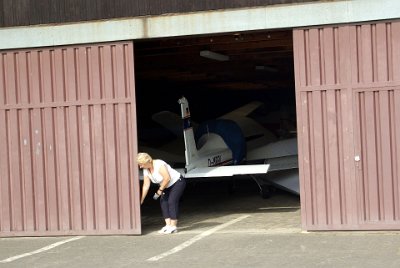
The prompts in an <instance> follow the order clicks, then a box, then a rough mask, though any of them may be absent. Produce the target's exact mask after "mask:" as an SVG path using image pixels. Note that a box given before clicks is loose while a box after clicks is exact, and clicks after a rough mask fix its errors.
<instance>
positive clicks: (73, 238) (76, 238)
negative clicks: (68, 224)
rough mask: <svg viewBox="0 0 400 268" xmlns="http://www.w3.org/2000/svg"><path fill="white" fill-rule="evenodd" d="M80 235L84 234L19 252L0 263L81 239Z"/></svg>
mask: <svg viewBox="0 0 400 268" xmlns="http://www.w3.org/2000/svg"><path fill="white" fill-rule="evenodd" d="M82 237H84V236H76V237H72V238H69V239H66V240H63V241H59V242H56V243H53V244H51V245H48V246H45V247H43V248H40V249H37V250H34V251H31V252H27V253H24V254H21V255H17V256H13V257H10V258H7V259H4V260H1V261H0V263H7V262H12V261H15V260H18V259H21V258H24V257H28V256H32V255H35V254H38V253H41V252H44V251H47V250H49V249H52V248H55V247H58V246H61V245H62V244H65V243H68V242H72V241H75V240H78V239H81V238H82Z"/></svg>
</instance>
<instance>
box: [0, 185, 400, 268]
mask: <svg viewBox="0 0 400 268" xmlns="http://www.w3.org/2000/svg"><path fill="white" fill-rule="evenodd" d="M162 226H163V220H162V218H161V213H160V209H159V205H158V202H157V201H153V200H152V199H151V197H149V198H147V199H146V202H145V204H144V205H143V207H142V231H143V234H142V235H141V236H86V237H40V238H3V239H0V267H40V268H42V267H52V268H53V267H72V268H74V267H96V268H104V267H116V268H119V267H174V268H175V267H177V268H179V267H279V268H282V267H296V268H297V267H307V268H308V267H400V232H387V231H385V232H383V231H382V232H304V231H302V230H301V228H300V226H301V225H300V202H299V197H298V196H294V195H292V194H288V193H285V192H280V191H277V192H275V193H274V194H273V195H272V196H271V197H270V198H269V199H262V198H261V197H260V196H259V194H258V188H257V187H256V185H254V184H252V183H249V182H246V181H245V182H238V183H237V184H236V188H235V189H234V191H233V192H232V191H231V187H229V184H228V183H226V182H220V183H199V184H196V185H193V184H192V185H189V186H188V188H187V189H186V192H185V195H184V198H183V200H182V204H181V219H180V222H179V226H180V228H179V232H178V233H177V234H172V235H160V234H158V233H157V231H158V230H159V229H160V228H161V227H162ZM67 239H75V240H71V241H67ZM57 242H61V243H63V244H60V245H58V246H54V247H52V245H55V243H57ZM10 257H11V258H13V257H16V258H15V259H10Z"/></svg>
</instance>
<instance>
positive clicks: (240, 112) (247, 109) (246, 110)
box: [220, 101, 263, 119]
mask: <svg viewBox="0 0 400 268" xmlns="http://www.w3.org/2000/svg"><path fill="white" fill-rule="evenodd" d="M261 105H263V103H262V102H259V101H252V102H250V103H248V104H246V105H243V106H242V107H239V108H237V109H235V110H233V111H231V112H229V113H227V114H224V115H223V116H221V117H220V118H226V119H230V118H232V117H237V116H243V117H244V116H247V115H249V114H250V113H251V112H253V111H254V110H256V109H257V108H258V107H260V106H261Z"/></svg>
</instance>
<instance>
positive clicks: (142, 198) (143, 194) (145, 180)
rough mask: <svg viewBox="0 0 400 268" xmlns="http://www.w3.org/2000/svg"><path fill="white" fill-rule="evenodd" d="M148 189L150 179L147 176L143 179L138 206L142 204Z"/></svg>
mask: <svg viewBox="0 0 400 268" xmlns="http://www.w3.org/2000/svg"><path fill="white" fill-rule="evenodd" d="M149 188H150V179H149V177H147V176H144V177H143V186H142V197H141V198H140V204H143V201H144V199H145V198H146V195H147V193H148V192H149Z"/></svg>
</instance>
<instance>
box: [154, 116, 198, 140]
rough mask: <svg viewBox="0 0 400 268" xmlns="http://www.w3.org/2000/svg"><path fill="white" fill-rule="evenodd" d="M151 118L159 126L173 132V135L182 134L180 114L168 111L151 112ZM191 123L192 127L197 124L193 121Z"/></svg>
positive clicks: (180, 135) (179, 135)
mask: <svg viewBox="0 0 400 268" xmlns="http://www.w3.org/2000/svg"><path fill="white" fill-rule="evenodd" d="M151 118H152V119H153V120H154V121H155V122H157V123H158V124H160V125H161V126H163V127H165V128H166V129H168V130H169V131H171V132H172V133H174V134H175V136H177V137H182V136H183V132H182V118H181V117H180V115H177V114H176V113H173V112H170V111H161V112H158V113H155V114H153V115H152V117H151ZM191 123H192V126H193V127H194V128H196V127H197V124H196V123H195V122H193V121H192V122H191Z"/></svg>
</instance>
